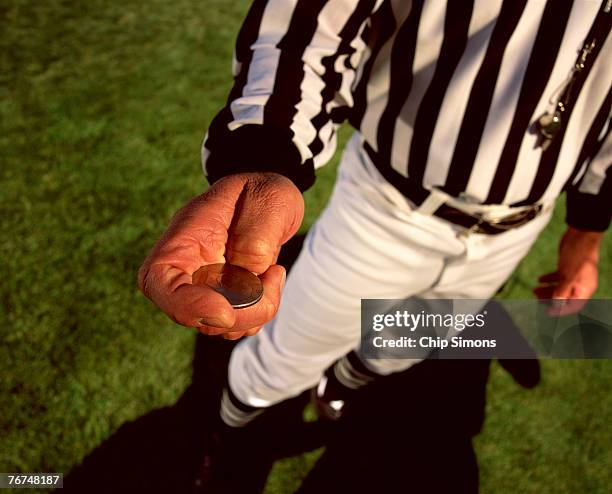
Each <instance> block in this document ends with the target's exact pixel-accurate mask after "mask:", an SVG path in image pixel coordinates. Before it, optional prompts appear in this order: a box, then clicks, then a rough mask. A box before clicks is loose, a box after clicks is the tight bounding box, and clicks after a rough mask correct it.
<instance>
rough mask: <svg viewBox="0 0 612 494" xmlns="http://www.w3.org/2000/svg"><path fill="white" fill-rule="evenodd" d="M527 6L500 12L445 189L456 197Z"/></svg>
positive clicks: (514, 4) (507, 5)
mask: <svg viewBox="0 0 612 494" xmlns="http://www.w3.org/2000/svg"><path fill="white" fill-rule="evenodd" d="M526 3H527V0H504V3H503V4H502V7H501V9H500V12H499V15H498V20H497V22H496V24H495V27H494V29H493V32H492V34H491V38H490V39H489V45H488V47H487V51H486V53H485V56H484V58H483V61H482V65H481V66H480V69H479V70H478V74H477V75H476V78H475V79H474V84H473V85H472V90H471V92H470V97H469V100H468V103H467V106H466V109H465V113H464V115H463V121H462V122H461V128H460V129H459V134H458V136H457V142H456V144H455V151H454V153H453V158H452V161H451V164H450V166H449V170H448V175H447V178H446V184H445V186H444V190H445V191H446V192H448V193H449V194H450V195H452V196H458V195H459V194H460V193H461V192H462V191H464V190H465V189H466V187H467V184H468V182H469V179H470V174H471V172H472V168H473V166H474V161H475V160H476V155H477V153H478V148H479V146H480V141H481V139H482V134H483V131H484V128H485V125H486V122H487V118H488V116H489V111H490V109H491V101H492V100H493V94H494V93H495V86H496V84H497V78H498V77H499V71H500V68H501V64H502V60H503V57H504V52H505V50H506V47H507V45H508V42H509V41H510V38H511V37H512V35H513V34H514V31H515V29H516V26H517V25H518V23H519V21H520V19H521V16H522V15H523V11H524V10H525V4H526Z"/></svg>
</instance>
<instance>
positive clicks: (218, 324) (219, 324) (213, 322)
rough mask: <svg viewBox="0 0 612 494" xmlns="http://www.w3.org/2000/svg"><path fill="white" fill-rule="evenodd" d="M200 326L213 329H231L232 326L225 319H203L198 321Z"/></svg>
mask: <svg viewBox="0 0 612 494" xmlns="http://www.w3.org/2000/svg"><path fill="white" fill-rule="evenodd" d="M198 324H199V325H200V326H212V327H213V328H231V327H232V326H231V324H228V323H227V322H226V321H224V320H223V319H219V318H218V317H201V318H200V319H198Z"/></svg>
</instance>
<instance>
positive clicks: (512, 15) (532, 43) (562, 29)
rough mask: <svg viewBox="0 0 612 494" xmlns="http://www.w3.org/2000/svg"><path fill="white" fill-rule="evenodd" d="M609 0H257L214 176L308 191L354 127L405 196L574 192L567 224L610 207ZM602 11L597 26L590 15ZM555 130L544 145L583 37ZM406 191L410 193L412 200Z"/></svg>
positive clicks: (548, 196) (211, 145) (213, 130)
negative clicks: (266, 178) (260, 174)
mask: <svg viewBox="0 0 612 494" xmlns="http://www.w3.org/2000/svg"><path fill="white" fill-rule="evenodd" d="M611 3H612V0H604V2H603V4H602V2H601V0H573V1H572V0H461V1H451V0H446V1H445V0H412V1H409V0H255V1H254V3H253V5H252V6H251V9H250V10H249V13H248V15H247V17H246V19H245V21H244V24H243V26H242V28H241V30H240V33H239V35H238V40H237V44H236V50H235V57H234V63H233V74H234V85H233V88H232V90H231V92H230V95H229V98H228V101H227V104H226V106H225V107H224V108H223V109H222V110H221V111H220V112H219V113H218V115H217V116H216V117H215V118H214V120H213V121H212V123H211V125H210V127H209V130H208V133H207V136H206V138H205V140H204V145H203V147H202V155H203V156H202V158H203V165H204V169H205V172H206V174H207V175H208V178H209V181H211V183H212V182H214V181H215V180H217V179H219V178H220V177H222V176H225V175H228V174H231V173H237V172H246V171H274V172H278V173H281V174H283V175H286V176H288V177H289V178H291V179H292V180H293V181H294V182H295V184H296V185H297V186H298V187H299V188H300V189H301V190H305V189H307V188H308V187H310V186H311V185H312V184H313V183H314V180H315V169H316V168H318V167H320V166H323V165H324V164H325V163H327V162H328V161H329V159H330V158H331V157H332V155H333V153H334V151H335V148H336V130H337V128H338V126H339V125H340V124H341V123H342V122H344V121H349V122H350V123H351V125H352V126H353V127H354V128H356V129H357V130H359V131H360V133H361V135H362V137H363V140H364V147H365V149H366V150H367V151H368V153H369V155H370V157H371V159H372V161H373V162H374V164H375V165H376V167H377V168H378V169H379V170H380V171H381V173H382V175H383V176H384V177H385V178H386V179H387V180H388V181H389V182H390V183H392V184H393V185H394V186H395V187H397V188H398V189H399V190H400V191H401V192H403V193H404V194H405V195H406V196H407V197H409V198H411V199H413V197H412V196H414V194H415V191H416V193H417V194H418V191H421V190H423V191H428V190H431V189H432V188H438V189H440V190H442V191H444V192H446V193H448V194H450V195H452V196H454V197H457V198H460V199H462V200H465V201H467V202H470V203H476V204H505V205H510V206H514V205H529V204H536V203H543V202H550V201H553V200H554V199H555V198H556V197H557V196H559V195H560V194H561V193H562V192H563V191H566V192H567V209H568V216H567V221H568V223H569V224H570V225H572V226H574V227H576V228H580V229H586V230H599V231H601V230H605V229H606V228H607V227H608V226H609V224H610V218H611V216H612V171H611V170H612V167H611V164H612V137H611V136H610V126H611V125H610V123H611V120H612V117H611V98H612V63H611V61H612V36H609V35H608V33H609V31H610V25H611V21H610V18H611V17H612V16H611V15H610V13H609V8H610V4H611ZM596 19H597V22H595V21H596ZM591 38H592V39H593V40H594V41H595V43H594V47H593V49H592V50H591V52H590V53H589V55H588V58H587V60H588V62H587V64H586V67H585V69H584V70H583V71H581V72H580V73H579V74H578V75H577V76H576V77H574V78H573V80H572V88H571V92H570V94H571V97H570V99H569V100H568V101H567V105H566V110H565V112H564V113H563V120H562V126H561V129H560V131H559V132H558V134H557V135H556V136H555V137H554V139H552V141H550V144H549V145H548V146H542V145H540V139H541V137H540V135H539V132H537V126H536V122H537V121H538V118H539V117H540V116H541V115H543V114H545V113H546V112H550V111H551V110H554V104H555V102H556V99H557V98H559V94H560V93H561V88H563V85H564V82H566V81H567V80H568V76H569V75H570V71H571V69H572V67H573V66H574V64H575V62H576V60H577V55H578V54H579V52H580V50H581V49H582V47H583V45H584V43H585V42H589V41H591ZM413 200H414V199H413Z"/></svg>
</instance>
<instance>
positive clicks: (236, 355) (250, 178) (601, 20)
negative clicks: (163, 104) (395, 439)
mask: <svg viewBox="0 0 612 494" xmlns="http://www.w3.org/2000/svg"><path fill="white" fill-rule="evenodd" d="M611 4H612V0H604V1H603V2H602V1H599V0H574V1H571V0H564V1H555V0H548V1H544V0H465V1H450V0H449V1H443V0H413V1H407V0H255V1H254V3H253V5H252V7H251V9H250V10H249V13H248V15H247V17H246V19H245V21H244V24H243V26H242V28H241V30H240V33H239V36H238V40H237V45H236V50H235V57H234V61H233V74H234V85H233V88H232V90H231V92H230V95H229V98H228V101H227V104H226V105H225V107H224V108H223V109H222V110H221V111H220V112H219V113H218V115H217V116H216V117H215V119H214V120H213V122H212V123H211V125H210V128H209V130H208V134H207V136H206V139H205V141H204V145H203V148H202V158H203V165H204V169H205V172H206V174H207V177H208V180H209V182H210V183H211V186H210V188H209V189H208V191H207V192H206V193H204V194H202V195H201V196H199V197H196V198H195V199H193V200H192V201H191V202H190V203H188V204H187V205H186V206H185V207H184V208H183V209H181V210H180V211H179V212H178V213H177V214H176V215H175V217H174V218H173V220H172V223H171V225H170V227H169V229H168V230H167V231H166V233H165V234H164V235H163V236H162V238H161V239H160V240H159V241H158V243H157V244H156V246H155V247H154V248H153V250H152V251H151V253H150V255H149V256H148V258H147V259H146V260H145V262H144V264H143V266H142V268H141V270H140V273H139V285H140V287H141V289H142V291H143V292H144V294H145V295H146V296H147V297H149V298H150V299H152V300H153V301H154V302H155V303H156V304H157V305H158V306H159V307H160V308H161V309H162V310H164V311H165V312H166V313H167V314H168V315H169V316H170V317H172V318H173V319H174V320H175V321H177V322H178V323H180V324H183V325H185V326H189V327H196V328H198V329H199V330H200V331H201V332H203V333H206V334H222V335H223V336H224V337H226V338H229V339H237V338H240V337H242V336H250V337H249V338H244V339H243V340H242V341H240V343H239V344H238V345H237V346H236V348H235V349H234V351H233V353H232V356H231V360H230V366H229V376H228V386H227V388H226V389H225V391H224V394H223V398H222V402H221V404H220V417H221V423H222V424H223V425H222V428H221V431H222V437H223V434H226V435H227V436H228V437H229V435H231V436H232V437H240V430H243V431H245V430H248V429H249V427H248V425H249V424H250V423H251V422H252V420H253V419H254V418H255V417H256V416H258V415H259V414H261V413H263V412H264V411H265V410H266V409H267V408H269V407H270V406H271V405H274V404H276V403H279V402H281V401H283V400H285V399H287V398H289V397H292V396H296V395H298V394H300V393H301V392H303V391H304V390H306V389H309V388H314V389H316V397H317V399H318V401H319V405H320V406H319V409H320V410H321V412H322V413H323V414H325V415H327V416H328V418H337V417H338V416H340V415H341V413H342V409H343V406H344V402H345V399H346V398H347V397H350V390H354V389H357V388H359V387H361V386H364V385H367V383H368V382H371V381H373V380H375V379H379V378H381V376H384V375H386V374H390V373H392V372H396V371H400V370H405V369H406V368H408V367H409V366H410V365H414V364H415V363H416V361H411V360H380V361H373V360H365V359H362V358H360V350H359V339H360V300H361V299H363V298H372V299H374V298H385V299H398V298H405V297H409V296H419V297H424V298H441V299H442V298H445V299H452V298H476V299H487V298H490V297H491V296H492V295H493V294H494V293H495V292H496V291H497V290H498V289H499V287H500V286H501V285H503V283H504V282H505V281H506V280H507V279H508V277H509V276H510V275H511V273H512V272H513V270H514V269H515V268H516V266H517V264H518V263H519V262H520V260H521V259H522V258H523V257H524V256H525V255H526V254H527V252H528V251H529V248H530V247H531V245H532V244H533V243H534V241H535V240H536V238H537V237H538V235H539V233H540V232H541V231H542V229H543V228H544V227H545V226H546V224H547V223H548V221H549V219H550V217H551V211H552V208H553V205H554V202H555V200H556V199H557V198H558V197H559V196H560V195H561V194H562V193H565V195H566V199H567V218H566V220H567V225H568V227H567V230H566V232H565V234H564V235H563V238H562V239H561V242H560V247H559V251H558V255H559V258H558V269H557V271H556V272H555V273H550V274H546V275H544V276H542V277H541V278H540V281H541V285H540V286H539V287H538V288H537V289H536V293H537V294H538V296H540V297H542V298H556V299H588V298H589V297H591V296H592V295H593V293H594V292H595V289H596V287H597V267H598V256H599V246H600V243H601V239H602V236H603V232H604V231H605V230H606V229H607V228H608V226H609V224H610V219H611V215H612V172H611V171H610V169H611V164H612V138H611V137H610V121H611V116H610V114H611V97H612V91H611V86H612V64H611V63H610V60H612V37H611V36H609V31H610V26H611V17H612V16H611V14H610V9H611V6H612V5H611ZM345 121H348V122H350V124H351V125H352V126H353V127H354V129H355V133H354V135H353V138H352V139H351V141H350V142H349V144H348V145H347V147H346V149H345V151H344V155H343V158H342V162H341V164H340V168H339V171H338V179H337V181H336V185H335V188H334V192H333V195H332V198H331V199H330V202H329V204H328V205H327V207H326V209H325V211H324V212H323V214H322V215H321V217H320V218H319V219H318V221H317V222H316V223H315V225H314V226H313V228H312V229H311V231H310V232H309V234H308V237H307V239H306V241H305V244H304V248H303V250H302V253H301V254H300V257H299V258H298V260H297V261H296V264H295V266H294V267H293V270H292V272H291V275H290V276H289V278H288V280H287V283H286V285H285V273H284V270H283V268H282V267H280V266H278V265H276V264H275V262H276V259H277V256H278V253H279V250H280V248H281V246H282V245H283V243H285V242H286V241H287V240H288V239H289V238H291V236H292V235H294V233H295V232H296V231H297V229H298V228H299V226H300V224H301V222H302V217H303V208H304V206H303V199H302V196H301V192H303V191H304V190H306V189H307V188H308V187H310V186H311V185H312V184H313V183H314V180H315V169H317V168H318V167H321V166H323V165H324V164H325V163H327V162H328V161H329V159H330V158H331V157H332V155H333V154H334V151H335V148H336V130H337V128H338V126H339V125H340V124H341V123H342V122H345ZM551 255H552V253H551ZM224 261H227V262H230V263H233V264H237V265H240V266H243V267H245V268H247V269H249V270H250V271H253V272H255V273H257V274H259V275H260V277H261V279H262V281H263V284H264V292H265V294H264V297H263V299H262V300H261V301H260V302H258V303H257V304H256V305H254V306H252V307H250V308H246V309H241V310H233V309H232V308H231V307H230V306H229V304H228V303H227V301H226V300H225V299H224V298H223V297H222V296H221V295H219V294H217V293H216V292H214V291H213V290H212V289H209V288H206V287H200V286H194V285H191V275H192V273H193V272H194V271H196V270H197V269H198V268H199V267H201V266H202V265H204V264H210V263H215V262H224ZM281 292H282V304H281V303H280V301H281ZM262 327H263V329H262ZM260 329H262V330H261V331H260ZM407 392H409V391H407Z"/></svg>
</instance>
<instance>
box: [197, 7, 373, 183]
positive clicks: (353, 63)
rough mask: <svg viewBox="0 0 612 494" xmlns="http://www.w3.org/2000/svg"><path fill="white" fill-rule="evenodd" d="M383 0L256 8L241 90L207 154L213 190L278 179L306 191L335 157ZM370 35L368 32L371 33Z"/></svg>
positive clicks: (249, 23)
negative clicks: (240, 177)
mask: <svg viewBox="0 0 612 494" xmlns="http://www.w3.org/2000/svg"><path fill="white" fill-rule="evenodd" d="M381 2H382V0H255V1H254V3H253V5H252V6H251V8H250V10H249V13H248V15H247V17H246V19H245V21H244V23H243V25H242V28H241V30H240V32H239V35H238V40H237V43H236V49H235V54H234V63H233V75H234V85H233V88H232V90H231V92H230V95H229V98H228V101H227V103H226V105H225V107H224V108H223V109H222V110H221V111H220V112H219V113H218V114H217V116H216V117H215V118H214V119H213V121H212V123H211V125H210V127H209V129H208V133H207V135H206V137H205V139H204V143H203V146H202V164H203V167H204V171H205V173H206V175H207V177H208V180H209V182H210V183H213V182H215V181H216V180H218V179H219V178H221V177H223V176H226V175H229V174H232V173H239V172H249V171H273V172H277V173H281V174H283V175H285V176H287V177H289V178H290V179H291V180H293V182H294V183H295V184H296V185H297V186H298V187H299V188H300V189H301V190H305V189H307V188H308V187H310V186H311V185H312V184H313V183H314V170H315V168H317V167H319V166H322V165H324V164H325V163H326V162H327V161H329V159H330V158H331V157H332V155H333V153H334V151H335V147H336V136H335V133H336V128H337V126H338V123H339V122H340V121H342V120H344V118H345V115H346V109H347V108H350V107H351V106H352V104H353V100H352V94H351V87H352V84H353V82H354V80H355V77H356V76H357V74H356V72H357V67H358V66H359V62H360V60H361V57H362V56H363V54H364V52H365V49H366V43H365V41H364V38H365V37H366V36H365V32H367V25H368V19H369V18H370V16H371V15H372V13H373V12H374V11H375V10H376V9H377V8H378V7H379V4H380V3H381ZM364 31H365V32H364Z"/></svg>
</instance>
